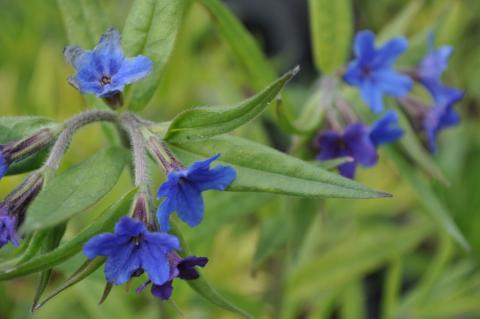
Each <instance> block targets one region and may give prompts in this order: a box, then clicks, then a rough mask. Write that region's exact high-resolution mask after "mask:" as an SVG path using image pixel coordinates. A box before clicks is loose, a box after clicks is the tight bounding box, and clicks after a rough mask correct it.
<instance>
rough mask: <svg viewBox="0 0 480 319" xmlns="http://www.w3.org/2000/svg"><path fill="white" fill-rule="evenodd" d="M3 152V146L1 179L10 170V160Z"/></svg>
mask: <svg viewBox="0 0 480 319" xmlns="http://www.w3.org/2000/svg"><path fill="white" fill-rule="evenodd" d="M5 155H6V154H4V153H3V152H2V148H1V147H0V179H1V178H2V177H4V176H5V174H6V173H7V171H8V166H9V160H8V159H7V157H6V156H5Z"/></svg>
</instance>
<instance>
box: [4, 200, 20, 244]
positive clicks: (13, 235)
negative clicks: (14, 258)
mask: <svg viewBox="0 0 480 319" xmlns="http://www.w3.org/2000/svg"><path fill="white" fill-rule="evenodd" d="M9 242H11V243H12V244H13V245H15V246H18V245H19V243H18V236H17V218H16V217H15V216H12V215H10V214H9V208H8V205H6V204H5V203H2V204H0V248H1V247H3V246H5V245H6V244H7V243H9Z"/></svg>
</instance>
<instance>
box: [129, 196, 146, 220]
mask: <svg viewBox="0 0 480 319" xmlns="http://www.w3.org/2000/svg"><path fill="white" fill-rule="evenodd" d="M148 206H149V205H148V199H147V194H145V193H144V192H140V193H138V195H137V197H136V198H135V202H134V204H133V214H132V217H133V218H135V219H137V220H140V221H142V222H143V223H144V224H148Z"/></svg>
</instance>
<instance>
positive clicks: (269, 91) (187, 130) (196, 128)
mask: <svg viewBox="0 0 480 319" xmlns="http://www.w3.org/2000/svg"><path fill="white" fill-rule="evenodd" d="M297 72H298V68H295V69H293V70H292V71H290V72H287V73H285V74H284V75H283V76H282V77H280V78H279V79H278V80H276V81H275V82H273V83H272V84H271V85H270V86H268V87H267V88H265V89H264V90H263V91H262V92H260V93H258V94H257V95H255V96H253V97H251V98H249V99H247V100H245V101H243V102H241V103H239V104H236V105H227V106H217V107H209V106H204V107H196V108H192V109H189V110H186V111H184V112H182V113H180V114H179V115H178V116H177V117H175V119H174V120H173V121H172V123H171V124H170V127H169V128H168V132H167V135H166V140H168V141H172V142H185V141H192V140H199V139H205V138H209V137H212V136H215V135H219V134H223V133H227V132H230V131H232V130H234V129H236V128H238V127H240V126H242V125H243V124H245V123H247V122H248V121H250V120H252V119H253V118H255V117H256V116H257V115H259V114H260V113H262V112H263V111H264V110H265V108H266V107H267V106H268V105H269V104H270V102H271V101H272V100H273V99H274V98H275V97H276V96H277V95H278V94H279V93H280V91H281V90H282V88H283V87H284V86H285V84H286V83H287V82H288V81H289V80H290V79H291V78H292V77H293V76H295V74H296V73H297Z"/></svg>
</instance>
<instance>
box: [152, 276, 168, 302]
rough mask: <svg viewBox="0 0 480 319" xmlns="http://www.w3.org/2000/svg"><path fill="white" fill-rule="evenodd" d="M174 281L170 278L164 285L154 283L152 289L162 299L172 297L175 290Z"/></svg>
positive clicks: (154, 294)
mask: <svg viewBox="0 0 480 319" xmlns="http://www.w3.org/2000/svg"><path fill="white" fill-rule="evenodd" d="M172 282H173V281H172V280H169V281H167V282H166V283H164V284H163V285H153V286H152V290H151V293H152V295H153V296H155V297H157V298H159V299H162V300H168V299H170V296H171V295H172V292H173V286H172Z"/></svg>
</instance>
